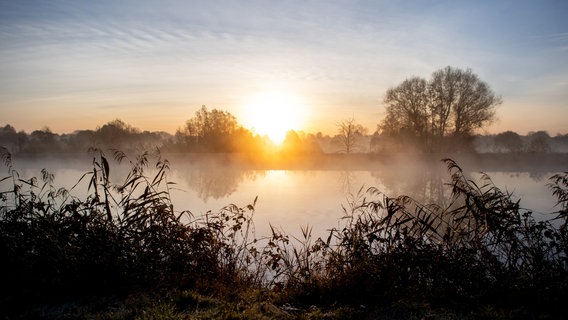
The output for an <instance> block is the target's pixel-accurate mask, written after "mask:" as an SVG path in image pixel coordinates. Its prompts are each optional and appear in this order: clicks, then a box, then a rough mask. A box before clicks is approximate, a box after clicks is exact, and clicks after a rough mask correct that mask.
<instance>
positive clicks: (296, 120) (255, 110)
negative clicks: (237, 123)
mask: <svg viewBox="0 0 568 320" xmlns="http://www.w3.org/2000/svg"><path fill="white" fill-rule="evenodd" d="M242 110H243V115H242V123H243V125H244V126H245V127H246V128H248V129H250V130H252V131H253V132H255V133H257V134H260V135H262V136H268V137H269V138H270V140H272V142H274V143H275V144H281V143H282V142H283V141H284V139H285V138H286V133H287V132H288V131H290V130H302V129H303V126H304V123H305V121H306V115H307V106H306V104H305V103H304V102H303V101H302V99H300V98H299V97H297V96H294V95H292V94H288V93H285V92H280V91H265V92H261V93H257V94H255V95H253V96H251V97H250V98H249V99H248V100H247V101H246V102H245V103H244V105H243V106H242Z"/></svg>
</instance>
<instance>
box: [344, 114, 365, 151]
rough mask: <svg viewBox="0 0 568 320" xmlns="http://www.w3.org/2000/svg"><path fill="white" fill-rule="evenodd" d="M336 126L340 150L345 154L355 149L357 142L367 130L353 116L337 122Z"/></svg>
mask: <svg viewBox="0 0 568 320" xmlns="http://www.w3.org/2000/svg"><path fill="white" fill-rule="evenodd" d="M337 128H338V130H339V132H338V134H337V139H338V142H339V144H340V145H341V147H342V151H343V152H345V153H347V154H350V153H352V152H353V151H355V149H356V147H357V142H358V141H359V139H361V137H362V136H363V135H365V133H366V132H367V130H366V129H365V127H363V126H362V125H360V124H358V123H356V122H355V118H353V117H351V118H349V119H346V120H342V121H340V122H338V123H337Z"/></svg>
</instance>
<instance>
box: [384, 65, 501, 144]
mask: <svg viewBox="0 0 568 320" xmlns="http://www.w3.org/2000/svg"><path fill="white" fill-rule="evenodd" d="M501 103H502V100H501V98H500V97H498V96H496V95H495V93H493V91H492V90H491V88H490V87H489V85H487V84H486V83H485V82H483V81H481V80H480V79H479V78H478V76H477V75H476V74H474V73H473V72H472V71H471V70H470V69H467V70H465V71H464V70H461V69H455V68H452V67H449V66H448V67H446V68H444V69H440V70H438V71H435V72H434V73H433V74H432V77H431V79H430V80H429V81H426V80H425V79H422V78H419V77H413V78H410V79H407V80H405V81H403V82H402V83H401V84H400V85H398V86H396V87H394V88H390V89H388V90H387V93H386V95H385V98H384V104H385V105H386V116H385V118H384V119H383V120H382V122H381V123H380V124H379V130H380V131H381V133H382V134H385V135H387V136H391V137H399V138H404V139H409V138H412V139H416V140H417V141H418V142H419V143H421V144H422V145H423V146H425V148H426V150H430V151H434V150H440V149H441V147H442V145H443V143H444V142H445V141H447V140H448V139H447V138H449V137H451V138H452V139H454V141H455V140H456V139H457V140H458V141H468V140H470V139H471V137H472V135H473V133H474V132H475V130H477V129H479V128H482V127H483V126H484V125H486V124H488V123H490V122H491V121H493V120H494V119H495V107H496V106H497V105H499V104H501Z"/></svg>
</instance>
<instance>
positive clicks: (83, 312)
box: [0, 149, 568, 319]
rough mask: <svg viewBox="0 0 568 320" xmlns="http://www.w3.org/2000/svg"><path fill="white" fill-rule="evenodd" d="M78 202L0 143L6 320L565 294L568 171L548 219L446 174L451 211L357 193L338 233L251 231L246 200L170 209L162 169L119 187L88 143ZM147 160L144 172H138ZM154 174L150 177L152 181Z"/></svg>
mask: <svg viewBox="0 0 568 320" xmlns="http://www.w3.org/2000/svg"><path fill="white" fill-rule="evenodd" d="M92 152H93V162H92V170H90V171H89V172H87V173H85V174H84V175H83V177H82V178H81V180H84V181H86V182H88V190H87V196H85V197H84V198H78V197H75V196H73V194H72V193H73V191H74V188H75V187H76V186H77V185H79V183H78V184H77V185H76V186H75V187H73V188H71V190H66V189H63V188H56V187H55V186H54V177H53V175H51V174H50V173H49V172H48V171H47V170H42V174H41V178H40V179H37V178H24V177H20V176H19V174H18V172H17V170H15V169H14V167H13V163H12V158H11V155H10V154H9V153H8V152H7V151H6V150H5V149H0V160H2V162H3V164H4V165H5V166H6V168H7V172H8V174H7V175H6V176H5V177H2V178H0V183H1V186H2V189H0V237H1V239H0V255H1V261H2V269H1V270H0V280H1V281H2V283H3V285H2V288H1V289H0V310H3V311H2V312H3V315H4V317H6V318H12V317H21V318H29V317H33V318H45V319H50V318H70V319H72V318H87V319H183V318H197V319H214V318H215V319H216V318H224V319H251V318H253V319H274V318H280V319H345V318H385V319H401V318H405V319H427V318H437V319H456V318H471V319H479V318H500V319H512V318H519V317H538V318H561V315H562V314H563V302H564V301H566V298H567V294H566V292H567V288H568V261H567V255H566V253H567V248H568V236H567V217H568V213H567V212H568V173H562V174H557V175H555V176H553V177H551V178H550V180H549V187H550V188H551V192H552V193H553V195H555V196H556V197H557V199H558V203H557V208H558V211H557V212H556V213H555V215H554V217H552V218H551V219H550V220H547V221H536V220H535V219H534V218H533V217H532V213H531V212H530V211H527V210H524V209H521V207H520V205H519V201H513V200H512V196H511V195H510V194H508V193H507V192H503V191H502V190H500V189H499V188H497V187H496V186H495V185H494V184H493V183H492V182H491V179H490V178H489V177H488V176H484V179H483V181H482V183H481V184H480V185H478V184H476V183H475V182H473V181H471V180H469V179H468V178H467V177H466V176H465V174H464V173H463V171H462V169H461V168H460V167H459V166H458V164H457V163H455V162H454V161H452V160H450V159H445V160H444V162H445V163H446V165H447V167H448V173H449V177H450V183H449V185H448V187H449V188H451V191H452V195H451V197H450V199H448V205H446V206H440V205H437V204H422V203H419V202H418V201H415V200H414V199H412V198H410V197H408V196H398V197H395V198H392V197H389V196H387V195H385V194H383V193H381V192H380V191H379V190H377V189H375V188H370V189H368V190H362V189H361V190H360V191H359V193H358V194H357V195H356V196H355V197H354V198H353V200H352V201H351V203H350V204H349V206H348V207H345V208H343V211H344V218H343V219H342V226H341V227H339V228H335V229H333V230H331V231H330V233H329V235H328V236H327V237H325V238H317V239H314V238H313V237H312V235H311V229H310V228H309V227H304V228H302V237H301V238H299V239H296V238H293V237H290V236H289V235H287V234H285V233H283V232H281V231H280V230H277V229H275V228H272V234H271V235H270V236H269V237H265V238H256V236H255V234H254V225H253V223H252V218H253V215H254V206H255V201H256V199H255V201H253V203H252V204H250V205H248V206H245V207H238V206H236V205H229V206H227V207H225V208H224V209H222V210H220V211H219V212H207V213H205V214H203V215H200V216H195V215H193V214H192V213H191V212H190V211H187V210H181V211H179V210H177V209H176V208H174V205H173V203H172V202H171V198H170V193H171V190H172V188H175V183H173V182H171V181H169V180H168V170H169V162H168V161H167V160H165V159H162V158H161V156H160V154H159V153H155V154H150V153H143V154H140V155H137V156H135V157H132V158H131V157H129V156H128V155H127V154H125V153H123V152H120V151H113V152H112V154H113V158H114V160H115V162H117V163H118V165H126V166H128V167H129V168H130V171H129V173H128V174H127V175H126V176H125V178H124V180H122V181H119V182H118V183H116V182H114V181H111V179H110V170H111V165H110V162H109V160H108V158H107V156H106V155H105V153H104V152H102V151H101V150H92ZM150 164H153V166H154V168H153V170H149V169H148V168H149V167H150V168H151V166H150ZM148 172H151V174H148Z"/></svg>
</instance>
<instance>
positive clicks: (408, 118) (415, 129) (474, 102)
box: [0, 66, 568, 155]
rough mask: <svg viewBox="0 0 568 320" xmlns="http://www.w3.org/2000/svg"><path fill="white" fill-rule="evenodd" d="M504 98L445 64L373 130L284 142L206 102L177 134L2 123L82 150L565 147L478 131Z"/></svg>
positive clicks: (30, 146)
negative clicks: (68, 129)
mask: <svg viewBox="0 0 568 320" xmlns="http://www.w3.org/2000/svg"><path fill="white" fill-rule="evenodd" d="M501 103H502V98H501V97H499V96H498V95H496V94H495V93H494V92H493V91H492V89H491V88H490V86H489V85H488V84H487V83H485V82H484V81H482V80H481V79H480V78H479V77H478V76H477V75H476V74H475V73H473V72H472V70H470V69H466V70H462V69H458V68H453V67H450V66H448V67H445V68H443V69H440V70H437V71H435V72H434V73H433V74H432V76H431V78H430V79H429V80H426V79H423V78H420V77H411V78H408V79H406V80H404V81H403V82H402V83H400V84H399V85H397V86H395V87H392V88H389V89H388V90H387V91H386V93H385V96H384V100H383V104H384V106H385V115H384V117H383V119H381V120H380V121H379V123H378V125H377V129H376V131H375V132H374V133H373V134H372V135H368V133H367V132H368V130H367V129H366V128H364V127H363V126H362V125H360V124H359V123H357V122H356V120H355V118H354V117H351V118H348V119H344V120H341V121H339V122H337V123H336V127H337V131H336V134H335V135H333V136H329V135H323V134H322V133H321V132H319V133H317V134H311V133H304V132H301V131H293V130H291V131H289V132H288V134H287V136H286V139H285V140H284V142H283V143H282V145H281V146H278V147H275V146H274V145H273V144H272V143H271V142H270V140H269V139H268V138H267V137H263V136H260V135H258V134H255V133H253V132H251V131H250V130H248V129H246V128H244V127H243V126H242V125H240V124H239V122H238V120H237V119H236V118H235V116H233V115H232V114H231V113H229V112H227V111H223V110H219V109H212V110H209V109H207V107H205V106H202V107H201V108H200V109H199V110H198V111H197V112H196V113H195V116H194V117H192V118H191V119H188V120H187V121H186V122H185V124H184V125H183V126H181V127H180V128H179V129H178V130H177V131H176V133H175V135H171V134H169V133H166V132H149V131H141V130H139V129H137V128H134V127H132V126H131V125H129V124H127V123H125V122H124V121H122V120H120V119H116V120H113V121H110V122H108V123H106V124H104V125H103V126H100V127H98V128H97V129H96V130H78V131H75V132H74V133H72V134H62V135H59V134H56V133H53V132H52V131H51V130H50V129H49V128H48V127H44V128H43V129H41V130H35V131H33V132H31V133H30V134H27V133H25V132H24V131H16V129H15V128H14V127H12V126H11V125H9V124H8V125H5V126H4V127H0V146H4V147H5V148H7V149H8V150H9V151H10V152H12V153H14V154H17V153H48V152H80V151H85V150H86V149H87V148H90V147H97V148H116V149H122V150H129V149H149V148H153V147H159V148H161V149H162V150H163V151H166V152H192V153H247V154H262V153H266V152H276V151H277V152H279V153H281V154H289V155H298V154H310V155H313V154H318V153H347V154H349V153H367V152H374V153H391V152H400V151H407V150H409V149H411V150H418V151H419V152H427V153H432V152H435V153H440V152H455V151H485V152H512V153H518V152H532V153H546V152H568V147H567V146H568V135H558V136H556V137H550V136H549V135H548V133H547V132H546V131H538V132H535V133H530V134H529V135H528V136H527V137H522V136H521V135H519V134H517V133H515V132H512V131H505V132H502V133H500V134H498V135H495V136H494V137H492V136H489V137H488V136H479V135H477V134H476V133H477V130H479V129H481V128H483V127H484V126H486V125H487V124H489V123H491V122H492V121H494V120H495V119H496V113H495V110H496V107H497V106H498V105H500V104H501Z"/></svg>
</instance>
